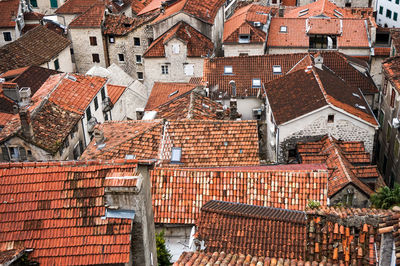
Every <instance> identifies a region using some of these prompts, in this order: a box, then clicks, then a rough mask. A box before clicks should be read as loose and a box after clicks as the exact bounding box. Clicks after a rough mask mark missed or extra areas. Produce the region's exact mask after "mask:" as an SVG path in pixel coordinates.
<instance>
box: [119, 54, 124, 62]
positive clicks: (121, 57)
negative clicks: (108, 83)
mask: <svg viewBox="0 0 400 266" xmlns="http://www.w3.org/2000/svg"><path fill="white" fill-rule="evenodd" d="M118 62H125V55H124V54H118Z"/></svg>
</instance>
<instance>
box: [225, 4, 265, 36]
mask: <svg viewBox="0 0 400 266" xmlns="http://www.w3.org/2000/svg"><path fill="white" fill-rule="evenodd" d="M270 12H271V7H266V6H261V5H257V4H250V5H247V6H245V7H242V8H240V9H239V10H237V11H236V12H235V13H234V14H233V16H232V17H230V18H229V19H228V20H227V21H225V24H224V34H223V38H222V39H223V42H224V43H227V42H228V43H231V42H233V43H237V42H238V41H239V32H240V31H241V29H242V28H243V27H247V28H248V29H249V30H250V32H249V33H250V43H256V42H261V43H262V42H264V41H265V38H266V33H265V32H264V31H262V30H261V29H259V28H257V27H255V26H254V25H253V22H260V23H262V24H266V23H267V20H268V15H269V14H270Z"/></svg>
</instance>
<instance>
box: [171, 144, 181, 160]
mask: <svg viewBox="0 0 400 266" xmlns="http://www.w3.org/2000/svg"><path fill="white" fill-rule="evenodd" d="M181 156H182V148H176V147H172V150H171V163H179V162H180V161H181Z"/></svg>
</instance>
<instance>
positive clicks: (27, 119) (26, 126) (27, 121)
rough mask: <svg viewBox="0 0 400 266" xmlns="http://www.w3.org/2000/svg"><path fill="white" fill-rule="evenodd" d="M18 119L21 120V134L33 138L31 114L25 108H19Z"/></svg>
mask: <svg viewBox="0 0 400 266" xmlns="http://www.w3.org/2000/svg"><path fill="white" fill-rule="evenodd" d="M19 119H20V120H21V129H22V135H23V136H24V137H26V138H28V139H32V138H33V128H32V122H31V115H30V112H29V110H28V109H27V108H20V110H19Z"/></svg>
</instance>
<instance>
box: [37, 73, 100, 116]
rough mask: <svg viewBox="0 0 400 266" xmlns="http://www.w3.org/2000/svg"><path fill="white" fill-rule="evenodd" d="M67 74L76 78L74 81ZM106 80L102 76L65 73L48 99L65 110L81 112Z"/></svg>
mask: <svg viewBox="0 0 400 266" xmlns="http://www.w3.org/2000/svg"><path fill="white" fill-rule="evenodd" d="M69 76H71V77H74V78H76V81H74V80H72V79H71V78H68V77H69ZM106 81H107V79H105V78H102V77H96V76H86V75H80V74H66V75H65V76H64V77H63V78H62V80H61V82H60V83H59V84H57V88H56V89H55V90H54V91H53V92H52V93H51V95H50V98H49V99H50V101H52V102H54V103H55V104H57V105H59V106H60V107H62V108H64V109H66V110H71V111H73V112H76V113H79V114H83V113H84V112H85V110H86V108H87V107H88V106H89V104H90V102H91V101H92V100H93V98H94V97H95V96H96V94H97V93H98V92H99V91H100V89H101V88H102V87H103V86H104V85H105V83H106ZM44 85H46V83H45V84H44Z"/></svg>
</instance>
